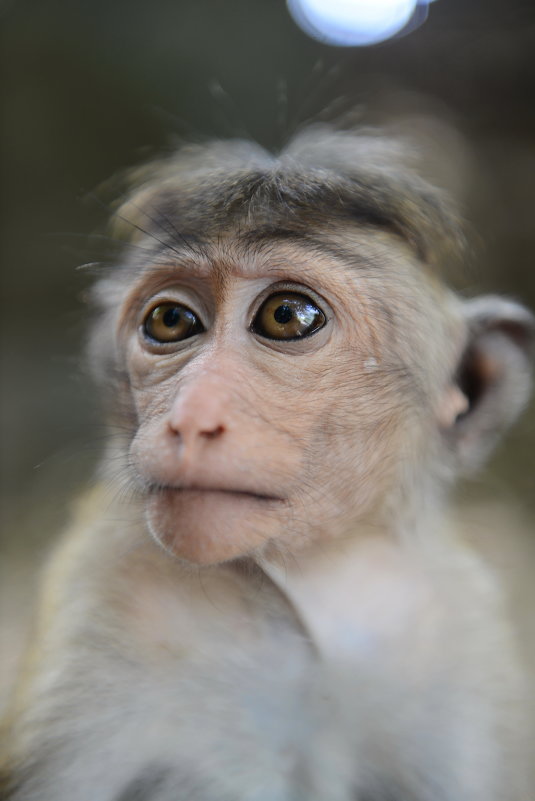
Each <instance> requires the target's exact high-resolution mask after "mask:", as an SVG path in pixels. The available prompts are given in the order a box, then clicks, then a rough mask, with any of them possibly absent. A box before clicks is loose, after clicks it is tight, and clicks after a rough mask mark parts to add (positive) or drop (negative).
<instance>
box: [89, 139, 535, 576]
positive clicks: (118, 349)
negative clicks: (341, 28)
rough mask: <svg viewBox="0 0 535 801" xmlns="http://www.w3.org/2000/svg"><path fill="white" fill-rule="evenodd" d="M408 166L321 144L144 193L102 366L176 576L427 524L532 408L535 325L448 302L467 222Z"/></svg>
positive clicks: (486, 304) (393, 152) (155, 169)
mask: <svg viewBox="0 0 535 801" xmlns="http://www.w3.org/2000/svg"><path fill="white" fill-rule="evenodd" d="M402 165H403V161H402V159H401V156H400V151H399V148H398V147H397V146H396V145H394V144H392V143H391V142H388V141H386V140H384V139H381V138H380V137H373V136H365V135H362V134H356V133H355V134H351V133H341V132H332V131H327V130H325V129H323V128H313V129H311V130H308V131H306V132H304V133H302V134H301V135H300V136H299V137H297V138H296V139H295V140H294V141H293V142H292V143H290V145H289V146H288V147H287V148H286V150H285V151H283V153H282V154H281V155H280V156H278V157H274V156H271V155H269V154H267V153H266V152H264V151H263V150H262V149H260V148H258V147H256V146H254V145H252V144H250V143H244V142H230V143H212V144H208V145H205V146H203V147H201V146H197V147H193V146H191V147H189V148H183V149H182V150H181V151H179V152H178V153H177V154H175V155H173V156H171V157H168V158H166V159H164V160H162V161H161V162H159V163H157V164H153V165H150V167H149V168H146V169H144V170H140V171H138V172H137V174H136V175H135V176H134V179H133V184H134V188H133V189H132V190H131V192H130V193H129V195H128V197H127V199H126V200H125V202H124V203H123V205H122V206H121V208H120V209H119V210H118V211H117V213H116V215H115V225H116V228H118V229H120V230H119V235H121V236H123V238H126V240H127V242H126V245H125V249H124V258H123V260H122V261H121V263H119V264H118V265H117V266H116V267H115V269H114V270H113V271H112V272H111V273H110V275H109V276H106V277H104V278H103V279H102V280H101V281H100V282H99V283H98V285H97V287H96V291H95V297H96V298H97V302H98V304H99V306H100V310H101V319H100V324H99V325H98V327H97V328H96V329H95V332H94V335H93V339H92V345H91V347H92V351H93V355H94V356H95V359H94V361H95V363H97V362H98V363H99V364H102V363H104V364H105V365H106V367H105V369H104V371H103V373H102V377H103V378H104V381H105V383H106V384H108V386H111V387H112V390H111V392H110V393H109V398H110V404H109V408H110V415H111V418H112V422H113V416H114V408H119V407H120V408H121V417H120V419H121V421H123V420H124V411H123V410H124V409H125V408H126V409H127V411H128V416H127V419H128V420H129V421H130V424H129V427H128V430H127V431H126V432H122V437H121V438H120V445H119V448H120V450H119V453H118V458H119V460H120V463H121V465H122V470H123V471H124V474H125V475H126V476H127V480H128V482H129V485H130V486H132V487H134V492H135V499H136V500H135V502H136V503H140V504H141V506H142V508H143V510H144V514H145V515H146V518H147V521H148V525H149V528H150V531H151V532H152V534H153V535H154V537H155V538H156V539H157V540H158V541H159V542H160V543H161V544H162V545H163V546H164V547H165V548H166V549H167V550H168V551H170V552H171V553H172V554H174V555H176V556H178V557H180V558H182V559H184V560H186V561H189V562H192V563H196V564H214V563H219V562H224V561H228V560H233V559H237V558H240V557H244V556H251V555H259V554H261V555H264V554H270V553H277V552H279V553H282V554H285V553H292V552H294V551H295V550H296V549H299V548H302V547H305V546H306V544H307V543H309V542H311V541H319V540H321V539H325V538H331V537H348V536H351V535H352V534H353V533H354V532H355V530H356V528H357V527H358V525H359V524H361V523H362V522H367V523H370V524H372V525H378V524H381V523H384V522H386V518H388V519H389V521H390V523H391V521H392V519H394V520H396V518H399V525H400V527H401V526H402V525H405V524H407V521H408V520H410V519H411V514H410V509H411V506H412V507H415V506H416V507H418V509H419V518H420V519H422V517H423V518H424V519H425V515H423V516H422V514H421V510H422V509H424V508H425V506H426V503H427V500H428V499H429V498H430V497H431V496H432V497H433V507H435V506H436V496H437V494H438V493H440V492H441V491H442V488H444V487H446V486H447V485H448V484H449V483H451V479H452V478H453V477H454V476H455V475H456V473H458V472H459V470H462V469H467V468H472V467H473V466H474V465H476V464H477V463H478V462H480V461H481V459H482V458H483V455H484V454H485V453H486V451H487V450H488V448H489V446H490V445H491V444H492V442H493V441H494V440H495V439H496V436H497V435H498V434H499V432H500V431H501V430H502V429H503V428H504V427H505V426H506V425H507V424H509V423H510V422H511V421H512V420H513V419H514V418H515V417H516V416H517V414H518V412H519V411H520V409H521V407H522V406H523V404H524V403H525V400H526V397H527V394H528V391H529V358H528V353H529V347H530V343H531V340H532V336H533V318H532V317H531V315H530V314H529V313H528V312H527V311H526V310H525V309H523V308H522V307H521V306H519V305H518V304H516V303H513V302H511V301H506V300H503V299H501V298H492V297H490V298H480V299H477V300H472V301H464V300H462V299H461V298H459V297H458V296H456V295H455V294H454V293H452V292H451V291H450V290H449V289H448V288H447V287H446V285H445V284H444V282H443V280H442V278H441V274H442V272H443V271H444V268H445V267H446V268H447V265H448V260H449V259H452V258H454V252H455V251H457V250H458V249H459V248H460V247H461V246H462V237H461V235H460V233H459V228H458V225H457V222H456V220H455V217H454V215H453V214H452V213H451V211H450V210H449V208H448V205H447V203H445V202H444V200H443V199H442V197H441V195H440V193H439V192H437V191H436V190H435V189H433V188H431V187H430V186H429V185H428V184H427V183H426V182H425V181H423V180H422V179H421V178H420V177H418V176H417V175H416V174H415V173H414V172H413V171H411V170H410V169H407V168H406V167H403V166H402ZM97 354H98V358H97ZM123 425H124V424H123ZM400 509H403V510H405V511H404V514H401V513H400Z"/></svg>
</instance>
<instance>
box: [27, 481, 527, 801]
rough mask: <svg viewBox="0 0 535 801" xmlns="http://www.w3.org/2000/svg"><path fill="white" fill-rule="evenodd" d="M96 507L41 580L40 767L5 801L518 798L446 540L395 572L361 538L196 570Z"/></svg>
mask: <svg viewBox="0 0 535 801" xmlns="http://www.w3.org/2000/svg"><path fill="white" fill-rule="evenodd" d="M108 498H109V491H108V490H103V489H102V488H98V489H97V490H95V491H94V492H93V493H92V495H91V497H90V498H88V499H86V500H84V502H83V504H82V509H81V511H80V512H79V516H80V517H81V518H82V519H84V518H85V520H84V522H83V523H82V525H83V528H80V527H79V525H80V524H78V526H77V529H76V531H75V535H74V537H73V536H72V535H71V536H69V537H68V538H67V539H66V541H65V542H64V544H63V545H62V546H61V548H60V550H59V552H58V553H57V554H56V555H55V557H54V559H53V560H52V563H51V566H50V569H49V575H48V577H47V583H48V585H49V591H48V592H45V596H44V597H45V604H44V606H43V610H42V614H43V617H44V620H43V623H44V627H43V628H44V630H45V631H46V638H45V639H44V640H43V641H40V640H39V639H38V640H37V646H36V647H37V649H41V648H43V652H42V653H40V654H38V659H37V661H38V664H39V665H40V666H41V673H40V676H39V680H38V682H37V683H33V684H32V686H33V689H32V691H31V692H30V693H29V694H28V695H26V696H25V709H23V710H20V712H19V715H20V718H19V719H20V721H22V725H21V727H20V732H21V743H20V746H21V750H22V753H27V752H29V753H32V754H33V753H35V754H39V753H41V759H42V760H44V762H45V764H44V765H43V764H41V765H39V763H37V765H32V760H30V762H29V764H28V765H27V766H26V768H25V771H27V777H28V781H27V783H26V782H25V783H24V792H23V794H21V795H20V798H21V799H22V798H24V799H27V801H33V799H34V798H35V799H36V801H37V799H47V798H50V799H52V798H69V799H72V801H86V799H87V801H89V800H90V799H93V798H95V797H98V798H99V799H102V801H107V800H108V799H110V801H116V799H124V801H126V800H127V799H137V798H140V799H141V798H147V799H154V801H175V799H182V798H192V799H198V801H205V799H206V801H212V799H213V800H214V801H215V799H227V798H228V799H233V800H234V799H236V800H237V799H242V798H243V799H244V801H245V799H247V801H249V799H255V800H256V799H258V801H264V799H265V800H266V801H275V799H281V801H294V799H295V801H301V799H318V801H320V800H321V801H327V800H330V799H333V801H346V799H347V801H350V800H352V799H360V798H368V797H371V798H374V799H375V798H377V799H383V798H384V799H390V797H391V796H392V794H393V793H395V795H394V796H393V797H395V798H401V799H405V798H407V799H413V798H414V799H425V800H426V799H433V801H439V800H441V799H444V801H450V799H451V801H453V800H454V799H455V800H457V799H459V798H467V799H471V801H475V800H476V799H480V798H481V799H482V801H483V799H485V801H488V799H490V798H493V797H495V798H496V799H498V798H503V797H507V798H510V799H516V798H519V799H521V798H523V797H524V796H523V795H521V790H520V789H515V783H516V782H518V771H517V769H516V762H515V755H514V754H513V753H511V752H509V750H508V749H503V740H502V741H501V743H500V748H498V747H497V745H498V743H497V741H496V739H495V737H496V735H495V727H496V726H500V727H501V729H502V731H501V737H502V738H507V737H510V738H511V745H512V743H513V742H514V740H515V739H516V737H517V736H518V734H519V726H520V719H519V710H518V705H519V703H520V702H521V699H522V695H521V694H522V692H523V690H524V688H523V686H522V683H521V676H520V675H518V676H517V677H515V680H514V681H513V680H512V679H513V677H512V675H511V668H510V664H509V655H510V654H511V652H512V648H513V647H512V643H511V639H510V631H509V630H508V628H507V625H506V619H505V615H504V609H503V607H502V603H503V602H502V598H501V597H500V592H499V589H498V587H497V586H496V585H495V583H494V581H493V578H492V577H491V575H490V574H488V572H487V571H486V569H485V568H484V567H483V566H482V565H481V564H480V563H479V561H478V560H477V559H476V558H475V557H474V556H473V555H472V554H471V553H470V552H469V551H467V550H466V548H465V546H463V545H462V544H461V543H460V542H459V543H458V545H457V549H456V550H455V551H453V552H452V550H451V548H449V549H447V550H446V552H445V553H444V550H443V548H440V547H438V548H437V549H436V552H435V553H433V552H432V549H427V550H425V551H424V553H423V554H421V555H420V557H419V558H416V559H415V558H414V557H415V554H414V553H412V552H410V550H409V553H406V552H405V550H404V549H403V548H402V547H400V546H399V545H398V544H396V543H395V542H393V541H392V539H391V538H387V537H385V536H381V534H380V533H378V532H377V531H366V532H364V534H363V532H362V531H361V532H357V533H356V536H355V538H354V539H353V540H347V541H345V542H343V543H339V542H333V543H330V544H328V545H327V546H325V545H323V547H321V548H319V549H316V550H314V549H312V550H311V551H310V552H307V554H306V555H305V556H304V557H303V558H302V559H299V558H297V559H296V560H295V563H294V564H289V565H288V564H285V565H281V564H276V563H272V564H267V563H265V564H263V565H261V566H260V565H256V566H255V565H253V564H245V563H242V564H240V565H223V566H219V567H214V568H208V569H203V571H202V572H199V571H198V570H195V569H192V568H191V567H189V566H185V565H183V564H180V563H177V562H176V561H172V560H170V559H169V557H168V555H167V554H165V553H164V552H163V551H162V550H161V549H159V548H158V546H156V545H155V544H153V543H152V542H150V541H147V538H146V533H145V531H144V530H143V529H142V528H141V530H140V527H139V522H137V519H136V516H135V515H132V510H131V509H130V510H128V509H126V508H116V509H113V510H110V509H109V508H108V509H107V511H106V514H105V515H104V514H103V509H102V507H103V506H107V505H108V500H107V499H108ZM84 506H85V507H86V508H85V509H84V508H83V507H84ZM104 516H105V517H107V518H109V521H110V522H108V523H106V524H102V519H103V517H104ZM88 517H89V518H91V517H94V519H93V520H91V519H87V518H88ZM129 517H130V518H131V523H130V524H129V523H128V518H129ZM117 518H119V519H120V521H121V526H120V528H119V529H118V527H117V522H116V521H117ZM95 553H98V554H99V560H102V565H103V567H102V569H101V570H100V575H99V576H98V579H97V580H96V582H95V581H94V580H93V581H91V582H90V584H89V585H88V583H87V579H86V576H87V572H88V570H89V571H90V572H91V562H92V560H93V559H94V554H95ZM445 556H446V558H445ZM59 576H61V578H60V579H59ZM112 578H113V581H112V580H111V579H112ZM333 582H334V586H335V591H333ZM452 586H454V587H455V589H456V592H455V596H452V594H451V587H452ZM58 588H59V592H58ZM62 596H63V597H62ZM95 598H97V599H98V603H95ZM73 604H74V605H75V607H76V608H77V609H76V611H77V614H76V615H75V616H74V617H73V609H72V605H73ZM50 619H52V621H53V622H52V623H50V622H49V620H50ZM500 620H501V622H500ZM488 621H492V627H490V626H489V625H488ZM498 641H499V642H498ZM444 642H447V643H448V644H449V645H448V652H447V653H446V654H445V653H444V648H443V644H444ZM50 649H51V650H52V653H54V654H55V653H56V652H57V651H58V650H61V652H62V653H65V654H68V658H67V660H66V662H65V665H64V666H63V670H61V671H57V670H55V669H54V665H53V661H54V660H53V658H52V659H51V657H50V654H49V653H48V651H49V650H50ZM513 651H514V648H513ZM36 656H37V655H36ZM500 657H502V658H500ZM118 659H119V660H120V663H121V670H120V673H118V672H117V660H118ZM49 661H51V663H52V664H51V666H50V667H51V670H50V672H48V671H47V669H46V666H47V663H48V662H49ZM43 665H44V666H45V669H44V670H42V668H43ZM378 666H380V667H379V668H378ZM482 666H484V669H483V668H482ZM111 677H114V679H115V680H114V681H111ZM489 695H490V697H491V698H492V704H489V701H488V698H489ZM475 698H477V699H478V702H477V703H474V699H475ZM73 699H74V700H75V703H73ZM80 704H82V705H83V707H84V709H85V714H84V716H83V719H80V717H79V714H78V712H77V710H78V708H79V705H80ZM49 708H52V709H53V710H54V717H53V719H50V717H49V715H47V712H48V711H49ZM41 716H42V717H41ZM437 721H440V723H439V725H437ZM507 724H509V725H510V726H511V730H510V731H509V732H507V731H504V726H507ZM26 732H28V733H29V734H28V735H27V734H26ZM422 732H425V738H424V739H423V740H422ZM26 736H29V740H28V741H26V742H25V741H24V738H25V737H26ZM489 752H493V756H494V759H493V761H492V763H488V762H487V760H488V754H489ZM494 752H495V753H494ZM516 756H517V757H518V754H517V755H516ZM482 762H483V763H484V764H485V766H486V767H485V771H484V772H482V770H481V764H482ZM34 771H35V773H34ZM21 775H22V777H24V772H23V773H22V774H21ZM33 775H35V777H36V779H37V781H36V783H35V785H34V779H33V778H32V776H33ZM492 793H494V794H495V795H494V796H493V795H492ZM13 797H14V798H15V799H18V798H19V795H18V794H17V793H16V792H15V794H14V796H13ZM527 797H528V796H526V799H527Z"/></svg>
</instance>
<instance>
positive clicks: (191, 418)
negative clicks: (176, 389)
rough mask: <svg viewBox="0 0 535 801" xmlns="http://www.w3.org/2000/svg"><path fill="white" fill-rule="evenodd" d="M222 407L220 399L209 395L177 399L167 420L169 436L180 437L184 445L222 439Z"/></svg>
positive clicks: (225, 428)
mask: <svg viewBox="0 0 535 801" xmlns="http://www.w3.org/2000/svg"><path fill="white" fill-rule="evenodd" d="M222 405H223V404H222V402H221V399H220V398H218V397H217V396H215V397H214V395H211V394H209V393H206V394H204V393H203V396H201V397H199V396H197V397H187V398H177V400H176V401H175V403H174V404H173V406H172V408H171V411H170V414H169V418H168V426H169V430H170V432H171V434H172V435H174V436H178V437H180V439H181V440H182V442H183V444H184V445H188V444H193V443H194V442H195V441H198V440H204V441H206V440H214V439H218V438H220V437H222V436H223V434H224V433H225V431H226V430H227V424H226V422H225V420H224V412H223V408H222Z"/></svg>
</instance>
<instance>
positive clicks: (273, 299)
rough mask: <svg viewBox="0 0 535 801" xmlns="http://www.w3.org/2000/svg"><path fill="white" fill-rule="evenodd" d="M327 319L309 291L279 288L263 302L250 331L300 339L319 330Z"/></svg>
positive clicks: (268, 336)
mask: <svg viewBox="0 0 535 801" xmlns="http://www.w3.org/2000/svg"><path fill="white" fill-rule="evenodd" d="M326 322H327V318H326V316H325V314H324V313H323V312H322V310H321V309H320V308H319V307H318V306H317V305H316V304H315V302H314V301H313V300H312V299H311V298H309V297H307V295H301V294H300V293H298V292H276V293H275V294H273V295H270V296H269V297H268V298H267V299H266V300H265V301H264V303H263V304H262V305H261V306H260V309H259V310H258V312H257V314H256V316H255V318H254V320H253V322H252V324H251V331H253V332H254V333H255V334H258V335H259V336H262V337H266V339H279V340H281V339H282V340H284V339H286V340H290V339H300V338H301V337H308V336H310V335H311V334H314V333H315V332H316V331H319V329H320V328H323V326H324V325H325V323H326Z"/></svg>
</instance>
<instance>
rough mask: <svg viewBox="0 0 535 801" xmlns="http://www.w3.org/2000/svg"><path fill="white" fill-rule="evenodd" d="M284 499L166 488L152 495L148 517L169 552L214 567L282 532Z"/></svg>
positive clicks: (247, 493)
mask: <svg viewBox="0 0 535 801" xmlns="http://www.w3.org/2000/svg"><path fill="white" fill-rule="evenodd" d="M283 506H284V502H283V501H282V499H278V498H273V497H269V496H263V495H256V494H254V493H251V492H239V491H234V492H233V491H227V490H217V489H214V490H212V489H175V488H165V489H158V490H156V491H154V492H152V493H151V494H150V496H149V498H148V502H147V507H146V513H147V521H148V525H149V529H150V531H151V534H152V536H153V537H154V538H155V539H156V541H157V542H159V543H160V544H161V545H162V546H163V547H164V548H165V550H166V551H168V552H169V553H171V554H173V555H174V556H177V557H178V558H180V559H184V560H186V561H187V562H191V563H193V564H197V565H213V564H218V563H221V562H228V561H231V560H233V559H238V558H240V557H243V556H245V555H247V554H249V553H251V552H252V551H256V550H258V549H261V548H262V547H263V546H264V545H265V544H266V543H267V542H269V541H270V540H271V539H273V538H274V537H275V538H276V537H277V533H278V532H280V530H281V525H282V522H283V521H282V520H281V511H282V508H283Z"/></svg>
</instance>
